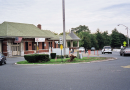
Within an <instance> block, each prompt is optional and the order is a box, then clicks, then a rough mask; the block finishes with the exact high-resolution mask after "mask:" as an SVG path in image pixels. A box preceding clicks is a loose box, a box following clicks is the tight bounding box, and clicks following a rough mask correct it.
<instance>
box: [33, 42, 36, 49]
mask: <svg viewBox="0 0 130 90" xmlns="http://www.w3.org/2000/svg"><path fill="white" fill-rule="evenodd" d="M32 50H36V42H32Z"/></svg>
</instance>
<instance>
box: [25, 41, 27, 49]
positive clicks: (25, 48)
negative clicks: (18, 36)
mask: <svg viewBox="0 0 130 90" xmlns="http://www.w3.org/2000/svg"><path fill="white" fill-rule="evenodd" d="M25 50H28V42H25Z"/></svg>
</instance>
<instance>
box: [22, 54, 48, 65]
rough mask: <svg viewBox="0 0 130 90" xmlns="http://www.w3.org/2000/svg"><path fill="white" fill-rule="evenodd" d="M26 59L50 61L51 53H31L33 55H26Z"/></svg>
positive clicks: (30, 60) (29, 60)
mask: <svg viewBox="0 0 130 90" xmlns="http://www.w3.org/2000/svg"><path fill="white" fill-rule="evenodd" d="M24 58H25V60H27V61H28V62H32V63H35V62H39V61H40V62H47V61H50V59H49V55H47V54H31V55H24Z"/></svg>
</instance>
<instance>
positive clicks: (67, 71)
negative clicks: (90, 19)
mask: <svg viewBox="0 0 130 90" xmlns="http://www.w3.org/2000/svg"><path fill="white" fill-rule="evenodd" d="M91 53H93V52H91ZM95 56H96V55H95ZM95 56H94V57H95ZM98 57H115V58H117V59H116V60H112V61H102V62H92V63H80V64H64V65H61V64H60V65H15V64H14V63H16V62H17V61H23V60H24V58H23V57H14V58H7V64H6V65H1V66H0V90H130V66H129V65H130V56H125V57H124V56H120V55H119V52H115V51H114V52H113V53H112V54H107V53H106V54H101V52H100V51H99V56H98Z"/></svg>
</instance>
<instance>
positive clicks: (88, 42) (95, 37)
mask: <svg viewBox="0 0 130 90" xmlns="http://www.w3.org/2000/svg"><path fill="white" fill-rule="evenodd" d="M71 30H72V31H74V32H75V33H76V35H77V36H78V37H79V38H80V39H81V40H80V41H79V47H84V48H85V49H90V48H91V47H95V48H96V49H102V48H103V46H112V47H113V48H114V47H120V46H121V45H123V42H124V41H127V38H126V36H125V35H124V34H122V33H119V32H118V31H117V29H114V30H112V34H111V35H109V34H108V31H104V32H101V31H100V30H99V29H97V32H96V33H95V34H91V32H90V30H89V28H88V26H85V25H83V26H82V25H79V26H78V27H76V28H72V29H71ZM74 45H76V43H75V42H74ZM68 46H70V44H69V43H68Z"/></svg>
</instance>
